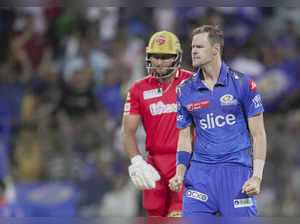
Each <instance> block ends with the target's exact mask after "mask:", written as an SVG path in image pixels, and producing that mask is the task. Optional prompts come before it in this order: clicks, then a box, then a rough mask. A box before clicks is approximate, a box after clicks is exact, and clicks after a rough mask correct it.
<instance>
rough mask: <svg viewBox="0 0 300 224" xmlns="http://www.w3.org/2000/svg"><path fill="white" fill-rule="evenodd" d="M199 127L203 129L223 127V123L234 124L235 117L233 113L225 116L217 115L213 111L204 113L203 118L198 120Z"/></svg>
mask: <svg viewBox="0 0 300 224" xmlns="http://www.w3.org/2000/svg"><path fill="white" fill-rule="evenodd" d="M199 122H200V127H201V128H202V129H203V130H205V129H211V128H216V127H219V128H220V127H223V126H225V125H234V124H235V123H236V117H235V116H234V115H233V114H227V115H226V116H223V115H217V116H215V115H214V113H210V114H206V117H205V118H204V119H201V120H200V121H199Z"/></svg>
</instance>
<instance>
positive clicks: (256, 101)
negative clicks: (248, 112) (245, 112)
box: [252, 95, 262, 108]
mask: <svg viewBox="0 0 300 224" xmlns="http://www.w3.org/2000/svg"><path fill="white" fill-rule="evenodd" d="M252 102H253V104H254V107H255V108H258V107H261V106H262V102H261V97H260V95H256V96H255V97H254V98H253V99H252Z"/></svg>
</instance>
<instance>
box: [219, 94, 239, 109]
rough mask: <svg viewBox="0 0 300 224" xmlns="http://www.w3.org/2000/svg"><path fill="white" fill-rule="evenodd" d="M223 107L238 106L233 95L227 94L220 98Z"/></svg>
mask: <svg viewBox="0 0 300 224" xmlns="http://www.w3.org/2000/svg"><path fill="white" fill-rule="evenodd" d="M220 101H221V105H222V106H228V105H236V104H237V103H238V101H237V100H236V99H234V96H232V95H231V94H225V95H224V96H222V97H221V98H220Z"/></svg>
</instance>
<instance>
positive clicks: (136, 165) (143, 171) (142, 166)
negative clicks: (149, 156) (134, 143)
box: [128, 155, 160, 190]
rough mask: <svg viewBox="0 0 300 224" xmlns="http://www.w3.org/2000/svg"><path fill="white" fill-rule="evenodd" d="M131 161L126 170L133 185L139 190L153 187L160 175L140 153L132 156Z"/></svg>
mask: <svg viewBox="0 0 300 224" xmlns="http://www.w3.org/2000/svg"><path fill="white" fill-rule="evenodd" d="M131 163H132V164H131V165H130V166H129V167H128V171H129V176H130V178H131V181H132V182H133V184H134V185H135V187H136V188H138V189H140V190H144V189H148V190H149V189H153V188H155V186H156V183H155V182H156V181H158V180H160V175H159V173H158V172H157V171H156V169H155V168H154V167H153V166H151V165H150V164H149V163H147V162H146V161H145V160H144V159H143V157H142V156H141V155H136V156H135V157H133V158H132V159H131Z"/></svg>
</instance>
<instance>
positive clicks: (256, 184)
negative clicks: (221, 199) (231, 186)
mask: <svg viewBox="0 0 300 224" xmlns="http://www.w3.org/2000/svg"><path fill="white" fill-rule="evenodd" d="M260 184H261V179H260V178H259V177H256V176H252V177H251V178H250V179H248V180H247V181H246V182H245V183H244V185H243V188H242V193H245V194H248V195H258V194H259V193H260Z"/></svg>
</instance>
